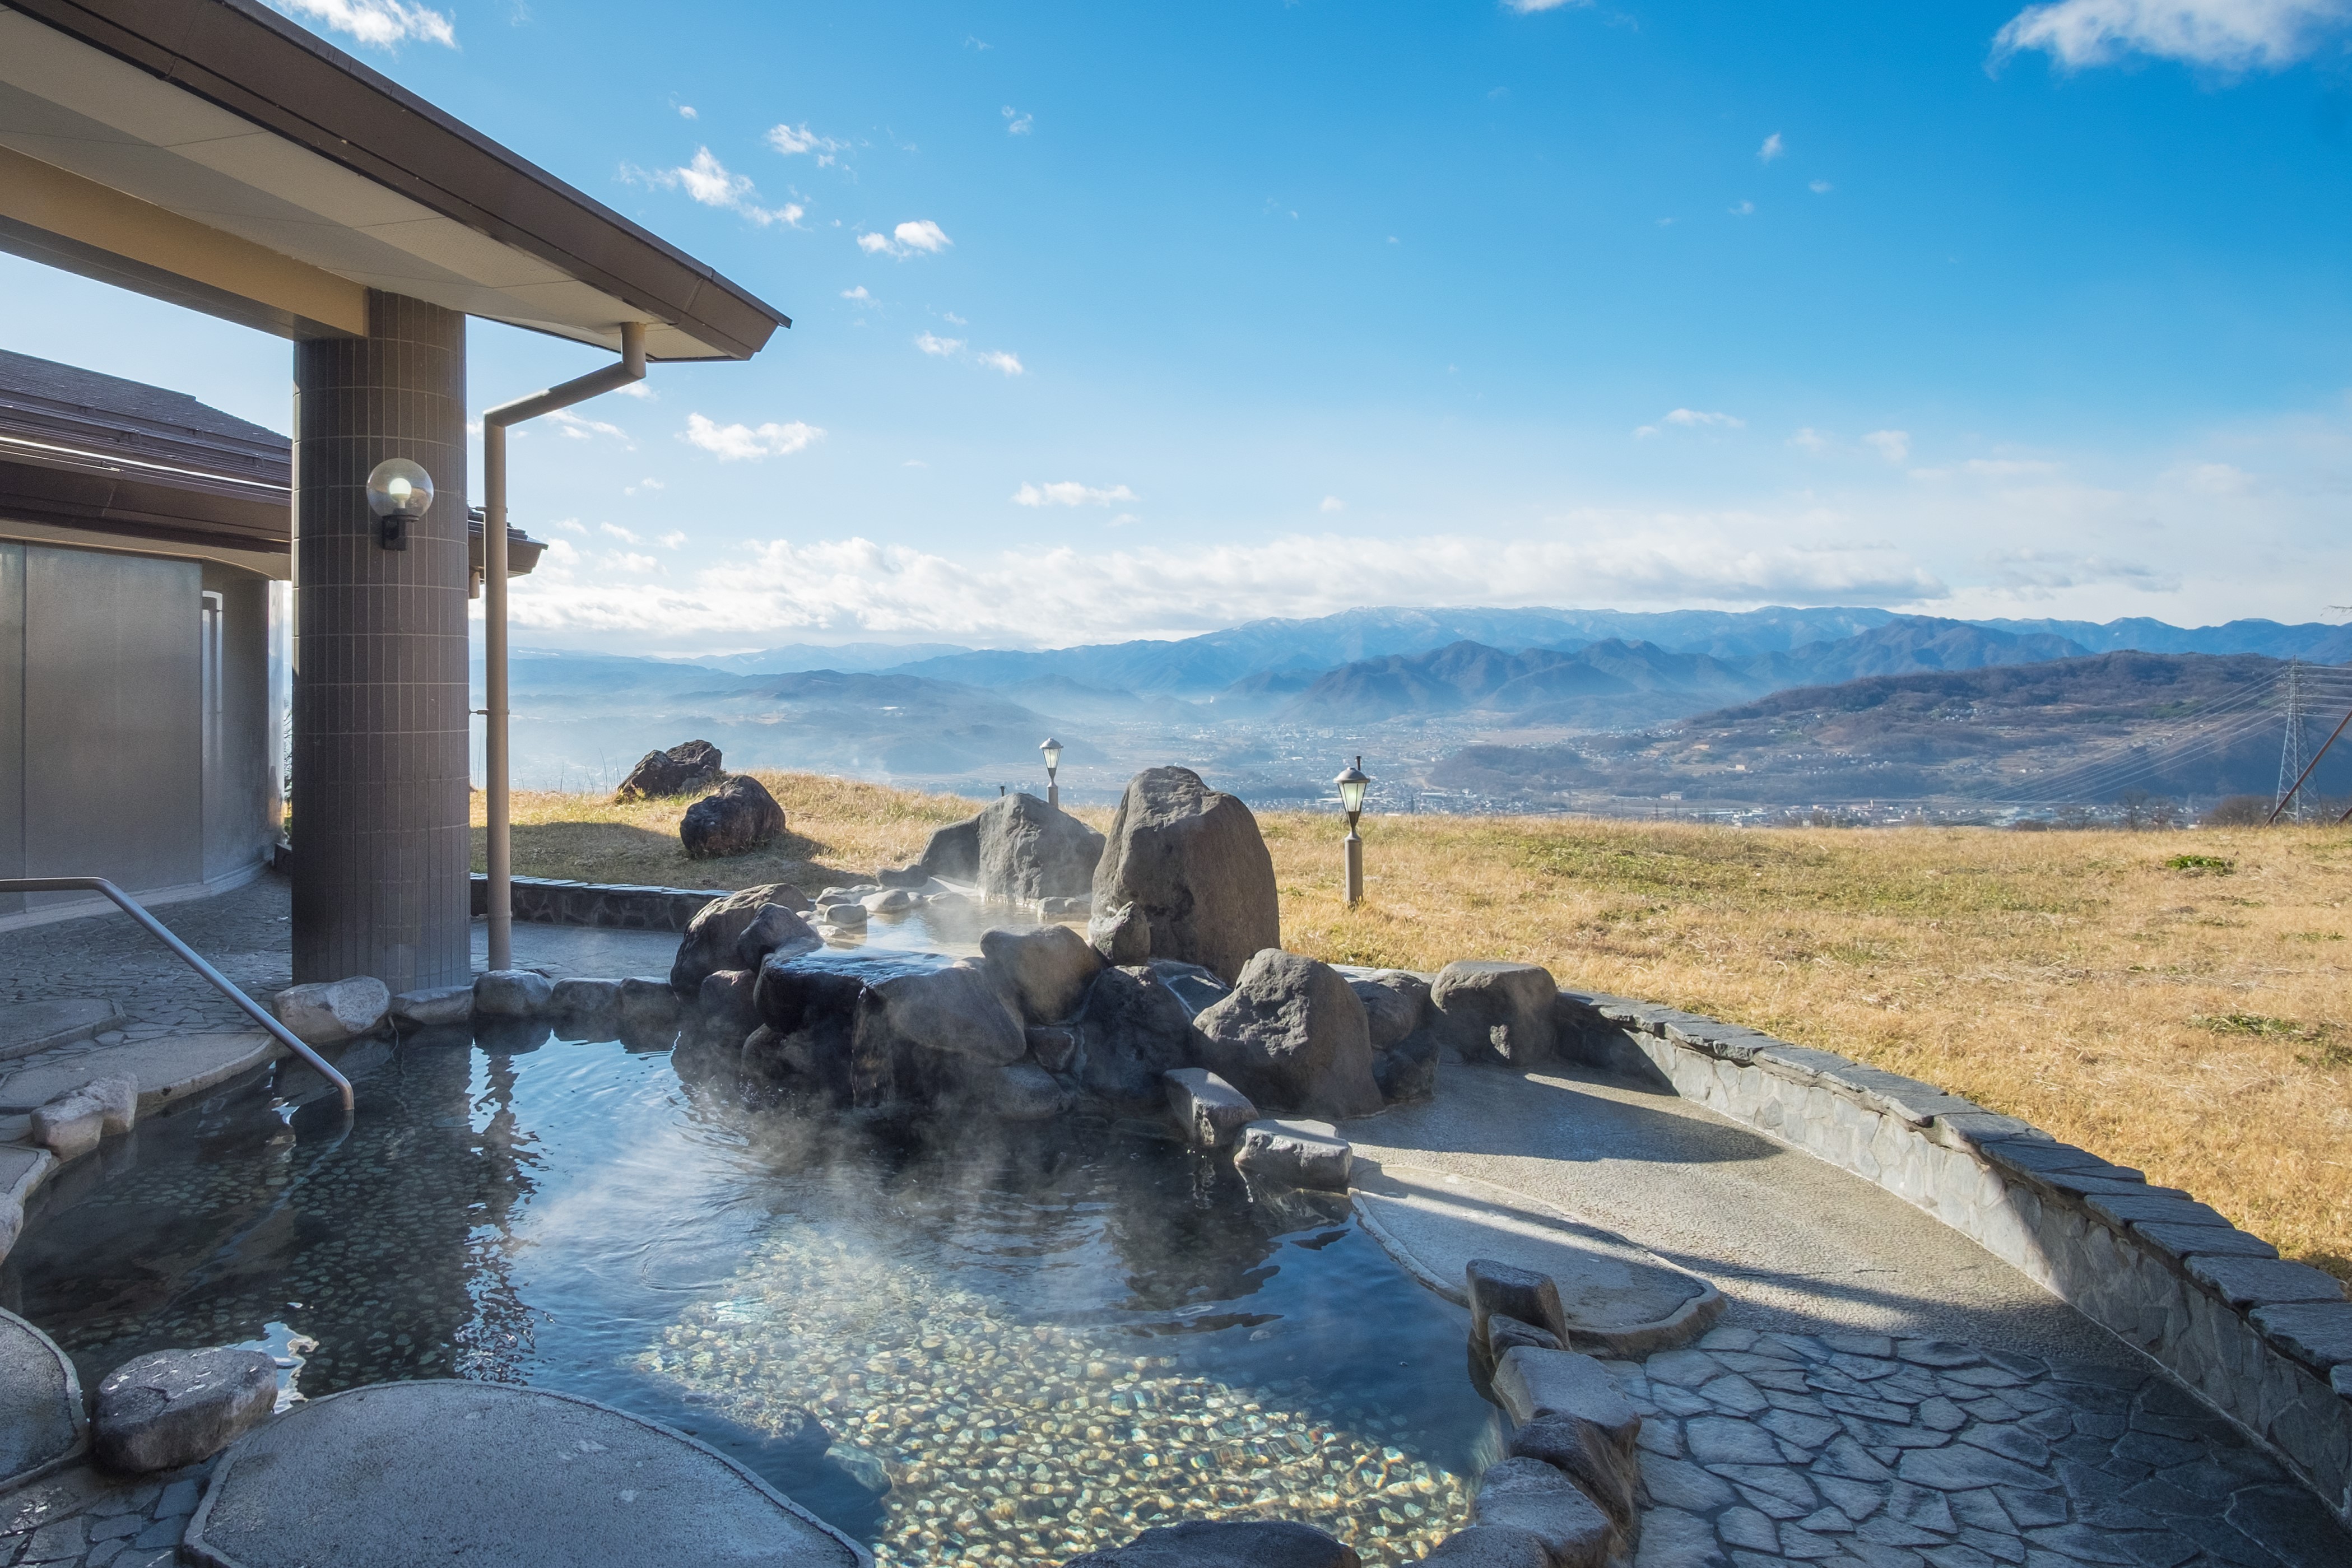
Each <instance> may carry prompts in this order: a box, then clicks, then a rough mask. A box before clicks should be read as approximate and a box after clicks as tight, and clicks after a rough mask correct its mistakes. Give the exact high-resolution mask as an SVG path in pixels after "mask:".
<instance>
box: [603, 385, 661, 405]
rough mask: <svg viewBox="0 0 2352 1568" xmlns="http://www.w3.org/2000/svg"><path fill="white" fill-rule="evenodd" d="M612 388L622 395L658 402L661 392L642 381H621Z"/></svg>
mask: <svg viewBox="0 0 2352 1568" xmlns="http://www.w3.org/2000/svg"><path fill="white" fill-rule="evenodd" d="M613 390H614V392H619V393H620V394H621V395H622V396H623V397H633V398H636V399H638V400H640V401H642V402H659V401H661V393H659V392H656V391H654V389H653V388H652V387H650V386H648V385H646V383H645V382H622V383H621V384H620V385H619V386H616V387H614V389H613Z"/></svg>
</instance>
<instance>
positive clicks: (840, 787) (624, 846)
mask: <svg viewBox="0 0 2352 1568" xmlns="http://www.w3.org/2000/svg"><path fill="white" fill-rule="evenodd" d="M751 777H752V778H754V779H758V780H759V781H760V782H761V784H763V785H765V786H766V787H767V789H768V793H770V794H771V795H773V796H774V797H775V798H776V804H778V805H780V806H782V808H783V809H784V821H785V822H786V824H787V825H788V827H789V830H790V831H788V832H787V833H786V834H785V835H784V837H782V838H781V839H779V840H777V841H775V842H774V843H772V844H771V845H769V846H768V847H767V848H766V849H763V850H761V851H758V852H754V853H751V854H748V855H735V856H732V857H730V858H729V859H726V860H715V861H692V860H688V859H687V858H686V852H685V851H684V850H683V849H681V848H680V847H679V846H678V841H677V821H678V819H679V818H680V817H683V816H685V815H686V809H687V808H688V806H690V805H692V804H693V803H694V802H695V800H698V799H699V798H700V797H699V795H698V794H697V795H680V796H677V797H675V798H674V799H671V800H640V801H637V802H635V804H632V805H626V806H622V805H615V804H614V803H613V801H612V800H611V799H610V798H609V797H607V796H603V795H566V794H558V793H556V792H554V791H552V790H544V791H542V790H517V791H515V793H514V795H513V797H512V799H513V806H512V810H513V814H514V871H515V874H516V875H518V876H552V877H564V878H568V879H570V880H572V881H574V882H606V883H651V884H652V885H654V886H656V887H725V888H737V887H755V886H757V885H759V884H761V883H771V882H789V883H793V884H794V885H795V886H798V887H802V888H804V889H806V890H807V891H809V892H811V893H814V892H816V891H818V890H819V889H822V888H824V887H826V886H829V885H832V884H834V883H841V882H845V881H857V880H863V879H864V878H866V877H868V876H871V875H872V874H873V873H874V868H875V867H877V866H883V865H904V864H906V863H907V862H908V861H910V860H913V859H914V858H915V857H916V856H917V855H919V854H920V853H921V852H922V850H923V844H924V842H925V841H927V840H929V838H930V836H931V830H932V829H934V828H936V827H939V826H940V824H942V823H945V822H956V821H962V820H963V819H964V818H966V817H969V816H971V813H972V810H973V805H972V802H971V801H970V800H963V799H961V798H960V797H958V796H954V795H918V794H916V793H914V792H913V791H911V790H907V789H886V788H884V787H883V786H881V785H878V784H859V783H856V782H854V781H852V780H849V779H826V778H820V777H819V776H818V775H816V774H814V773H768V772H761V771H757V770H755V771H754V772H753V773H752V774H751ZM473 810H474V851H473V852H474V869H475V870H476V871H480V870H481V869H482V852H483V851H482V841H483V826H482V821H483V818H482V813H483V804H482V797H481V796H480V795H476V796H475V797H474V799H473Z"/></svg>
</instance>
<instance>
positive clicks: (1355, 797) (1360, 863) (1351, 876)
mask: <svg viewBox="0 0 2352 1568" xmlns="http://www.w3.org/2000/svg"><path fill="white" fill-rule="evenodd" d="M1371 781H1372V780H1371V776H1370V775H1369V774H1367V773H1366V772H1365V771H1364V759H1363V758H1360V757H1359V758H1356V760H1355V763H1354V765H1353V766H1351V767H1349V768H1348V769H1347V771H1346V772H1344V773H1342V774H1340V775H1339V777H1338V778H1337V779H1333V780H1331V782H1332V783H1334V784H1336V785H1338V786H1339V810H1343V811H1345V812H1347V813H1348V842H1347V851H1348V902H1349V904H1360V903H1361V902H1362V901H1363V897H1364V841H1363V840H1362V838H1360V836H1358V834H1357V832H1356V820H1357V819H1358V818H1359V817H1360V816H1362V815H1363V814H1364V789H1365V786H1367V785H1369V784H1370V783H1371Z"/></svg>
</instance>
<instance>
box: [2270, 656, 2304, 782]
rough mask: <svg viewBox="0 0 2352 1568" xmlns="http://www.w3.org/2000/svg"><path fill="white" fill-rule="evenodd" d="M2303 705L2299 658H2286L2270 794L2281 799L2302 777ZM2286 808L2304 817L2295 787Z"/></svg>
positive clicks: (2301, 670)
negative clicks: (2280, 734) (2281, 728)
mask: <svg viewBox="0 0 2352 1568" xmlns="http://www.w3.org/2000/svg"><path fill="white" fill-rule="evenodd" d="M2304 709H2305V693H2304V689H2303V661H2302V660H2300V659H2289V660H2288V661H2287V662H2286V737H2285V738H2284V740H2282V741H2281V742H2280V744H2279V776H2278V789H2277V791H2276V793H2275V796H2274V799H2275V800H2279V801H2281V802H2284V800H2286V792H2287V791H2288V790H2290V789H2294V787H2295V785H2296V784H2297V783H2298V782H2299V781H2300V780H2301V779H2302V778H2303V769H2304V764H2305V761H2306V760H2307V758H2305V756H2304V749H2305V747H2304V737H2303V726H2304V719H2305V712H2304ZM2290 809H2291V810H2292V811H2293V813H2294V820H2295V821H2298V822H2300V821H2303V820H2304V807H2303V791H2302V790H2300V789H2295V795H2294V805H2293V806H2292V807H2291V808H2290Z"/></svg>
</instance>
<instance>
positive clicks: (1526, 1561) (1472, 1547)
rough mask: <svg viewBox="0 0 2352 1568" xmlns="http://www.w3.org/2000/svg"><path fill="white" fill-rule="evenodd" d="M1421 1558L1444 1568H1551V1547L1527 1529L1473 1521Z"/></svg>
mask: <svg viewBox="0 0 2352 1568" xmlns="http://www.w3.org/2000/svg"><path fill="white" fill-rule="evenodd" d="M1422 1561H1423V1563H1444V1564H1445V1565H1446V1568H1551V1549H1550V1548H1549V1546H1546V1545H1545V1544H1544V1538H1543V1537H1542V1536H1540V1535H1538V1534H1536V1533H1535V1532H1534V1531H1530V1530H1513V1529H1512V1528H1510V1527H1509V1526H1508V1525H1502V1524H1474V1525H1472V1526H1471V1527H1470V1528H1469V1529H1467V1530H1457V1531H1454V1533H1453V1534H1451V1535H1449V1536H1447V1537H1446V1538H1445V1539H1444V1540H1443V1541H1441V1542H1438V1543H1437V1546H1436V1548H1435V1550H1433V1551H1432V1552H1430V1554H1429V1555H1428V1556H1426V1557H1424V1558H1423V1559H1422Z"/></svg>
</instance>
